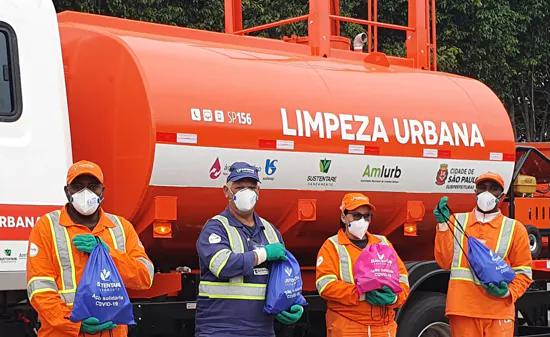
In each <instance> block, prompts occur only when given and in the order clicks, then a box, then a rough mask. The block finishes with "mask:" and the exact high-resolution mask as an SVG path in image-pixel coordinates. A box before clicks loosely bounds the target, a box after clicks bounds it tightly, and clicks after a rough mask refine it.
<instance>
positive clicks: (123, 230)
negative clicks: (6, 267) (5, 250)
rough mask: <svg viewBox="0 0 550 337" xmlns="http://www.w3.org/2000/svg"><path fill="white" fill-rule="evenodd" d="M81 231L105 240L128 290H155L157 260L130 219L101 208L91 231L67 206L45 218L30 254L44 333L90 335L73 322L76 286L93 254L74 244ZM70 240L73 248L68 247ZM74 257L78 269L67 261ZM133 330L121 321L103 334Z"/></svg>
mask: <svg viewBox="0 0 550 337" xmlns="http://www.w3.org/2000/svg"><path fill="white" fill-rule="evenodd" d="M57 219H59V220H58V221H57ZM113 220H114V221H113ZM54 234H55V235H54ZM58 234H62V235H58ZM79 234H92V235H94V236H99V237H101V238H102V239H103V241H105V243H106V244H107V245H108V246H109V248H110V249H109V254H110V256H111V257H112V259H113V261H114V263H115V265H116V267H117V269H118V271H119V273H120V276H121V277H122V281H123V282H124V285H125V286H126V288H129V289H149V288H150V287H151V285H152V282H153V276H154V274H153V273H154V268H153V263H152V262H151V260H149V258H148V257H147V254H146V253H145V249H144V248H143V246H142V244H141V242H140V240H139V238H138V236H137V233H136V232H135V230H134V228H133V226H132V224H131V223H130V222H129V221H127V220H126V219H124V218H122V217H116V216H112V215H110V214H107V213H105V212H104V211H103V210H101V209H100V218H99V222H98V224H97V226H96V227H95V228H94V229H93V231H91V230H90V229H89V228H87V227H85V226H84V225H79V224H75V223H74V222H73V221H72V220H71V218H70V217H69V215H68V213H67V210H66V207H64V208H62V209H61V211H56V212H52V213H49V214H47V215H45V216H43V217H41V218H40V220H39V221H38V222H37V223H36V225H35V226H34V228H33V229H32V231H31V234H30V238H29V249H28V252H27V254H28V255H27V256H28V258H27V293H28V296H29V299H30V303H31V305H32V306H33V308H34V309H35V310H36V311H37V313H38V316H39V319H40V322H41V324H42V326H41V328H40V330H39V331H38V337H76V336H79V334H80V335H82V334H84V333H83V332H80V327H81V323H80V322H78V323H73V322H71V321H70V320H69V316H70V315H71V310H72V304H73V303H72V301H73V300H74V294H75V289H76V286H77V285H78V282H79V281H80V278H81V276H82V273H83V271H84V268H85V267H86V263H87V262H88V257H89V254H87V253H84V252H81V251H78V250H77V249H76V247H75V246H74V245H73V244H72V239H73V237H75V236H76V235H79ZM67 242H68V244H69V247H70V250H68V251H67V246H66V243H67ZM63 243H65V244H63ZM71 261H72V265H73V267H72V268H71V267H70V265H69V267H68V268H67V266H66V265H67V262H71ZM63 267H65V269H63ZM71 269H72V270H74V273H71ZM73 285H74V286H73ZM127 333H128V328H127V326H125V325H118V326H117V327H116V328H115V329H113V330H112V331H111V332H109V331H105V332H103V335H104V336H114V337H122V336H127ZM90 336H91V335H90ZM96 336H99V333H98V334H97V335H96Z"/></svg>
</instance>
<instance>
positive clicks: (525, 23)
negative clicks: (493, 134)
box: [54, 0, 550, 141]
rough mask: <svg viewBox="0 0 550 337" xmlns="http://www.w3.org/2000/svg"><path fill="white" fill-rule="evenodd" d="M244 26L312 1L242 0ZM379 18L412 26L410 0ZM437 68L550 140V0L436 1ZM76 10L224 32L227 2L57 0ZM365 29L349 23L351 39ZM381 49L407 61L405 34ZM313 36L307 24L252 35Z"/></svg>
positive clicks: (359, 14) (389, 1)
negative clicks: (475, 87) (479, 89)
mask: <svg viewBox="0 0 550 337" xmlns="http://www.w3.org/2000/svg"><path fill="white" fill-rule="evenodd" d="M242 1H243V17H244V28H247V27H251V26H256V25H261V24H265V23H268V22H273V21H278V20H281V19H285V18H288V17H293V16H299V15H304V14H307V12H308V8H309V2H308V0H242ZM378 1H379V4H378V20H379V21H382V22H387V23H393V24H399V25H405V26H406V25H407V4H408V0H378ZM436 2H437V5H436V9H437V21H436V22H437V45H438V70H440V71H446V72H452V73H457V74H460V75H464V76H468V77H472V78H475V79H478V80H480V81H482V82H483V83H485V84H486V85H487V86H489V87H490V88H491V89H492V90H493V91H495V93H496V94H497V95H498V96H499V97H500V98H501V99H502V101H503V102H504V104H505V105H506V107H507V109H508V111H509V113H510V115H511V120H512V122H513V125H514V130H515V132H516V136H517V138H518V140H526V141H549V140H550V131H549V128H550V114H549V111H550V0H521V1H520V0H508V1H503V0H463V1H455V0H437V1H436ZM54 3H55V5H56V8H57V10H58V11H63V10H75V11H82V12H89V13H99V14H104V15H110V16H116V17H121V18H130V19H135V20H143V21H149V22H156V23H163V24H169V25H178V26H185V27H189V28H197V29H206V30H212V31H220V32H221V31H223V29H224V15H223V6H224V1H223V0H54ZM367 13H368V5H367V1H366V0H340V15H342V16H350V17H355V18H363V19H366V18H367ZM365 30H366V27H362V26H360V25H357V24H349V23H342V24H341V34H342V35H343V36H346V37H348V38H350V39H353V37H354V36H355V35H357V34H358V33H360V32H363V31H365ZM378 33H379V48H378V49H379V51H382V52H385V53H387V54H390V55H395V56H404V55H405V53H406V51H405V44H404V41H405V34H404V33H403V32H396V31H390V30H387V29H379V32H378ZM292 34H296V35H298V36H304V35H307V26H306V23H305V22H299V23H294V24H291V25H286V26H283V27H277V28H271V29H267V30H265V31H261V32H257V33H252V34H250V35H256V36H263V37H271V38H282V37H283V36H291V35H292Z"/></svg>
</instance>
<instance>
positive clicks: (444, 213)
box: [434, 197, 451, 223]
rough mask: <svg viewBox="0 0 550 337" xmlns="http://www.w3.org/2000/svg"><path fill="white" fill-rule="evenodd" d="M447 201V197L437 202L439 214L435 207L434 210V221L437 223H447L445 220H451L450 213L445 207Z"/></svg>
mask: <svg viewBox="0 0 550 337" xmlns="http://www.w3.org/2000/svg"><path fill="white" fill-rule="evenodd" d="M448 200H449V197H443V198H441V200H439V204H438V206H439V208H441V212H440V211H439V209H437V207H435V208H434V214H435V219H436V220H437V222H438V223H447V220H448V219H450V218H451V212H449V207H447V201H448Z"/></svg>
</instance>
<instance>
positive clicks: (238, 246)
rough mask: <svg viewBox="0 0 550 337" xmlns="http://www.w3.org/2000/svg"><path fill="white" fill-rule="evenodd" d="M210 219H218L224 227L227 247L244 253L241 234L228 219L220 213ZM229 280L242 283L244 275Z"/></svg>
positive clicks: (237, 252)
mask: <svg viewBox="0 0 550 337" xmlns="http://www.w3.org/2000/svg"><path fill="white" fill-rule="evenodd" d="M212 219H214V220H218V221H219V222H220V223H221V224H222V225H223V227H224V228H225V231H226V233H227V237H228V238H229V247H231V250H232V251H233V253H235V254H243V253H244V243H243V239H242V238H241V234H239V231H238V230H237V229H236V228H235V227H233V226H231V225H230V224H229V220H227V218H226V217H224V216H222V215H216V216H214V217H213V218H212ZM214 257H215V255H214ZM214 257H212V258H214ZM227 259H229V256H228V257H227ZM210 263H212V261H210ZM219 272H221V269H220V271H219ZM229 282H231V283H243V282H244V277H243V276H236V277H233V278H231V279H230V280H229Z"/></svg>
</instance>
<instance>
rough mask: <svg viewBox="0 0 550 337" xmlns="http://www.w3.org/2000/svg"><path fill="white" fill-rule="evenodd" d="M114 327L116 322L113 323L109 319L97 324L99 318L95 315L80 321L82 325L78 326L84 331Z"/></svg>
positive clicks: (98, 330) (94, 331) (96, 330)
mask: <svg viewBox="0 0 550 337" xmlns="http://www.w3.org/2000/svg"><path fill="white" fill-rule="evenodd" d="M114 328H116V324H114V323H113V322H111V321H109V322H105V323H103V324H99V319H97V318H95V317H88V318H86V319H85V320H83V321H82V325H81V326H80V330H82V331H84V332H86V333H97V332H100V331H105V330H112V329H114Z"/></svg>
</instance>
